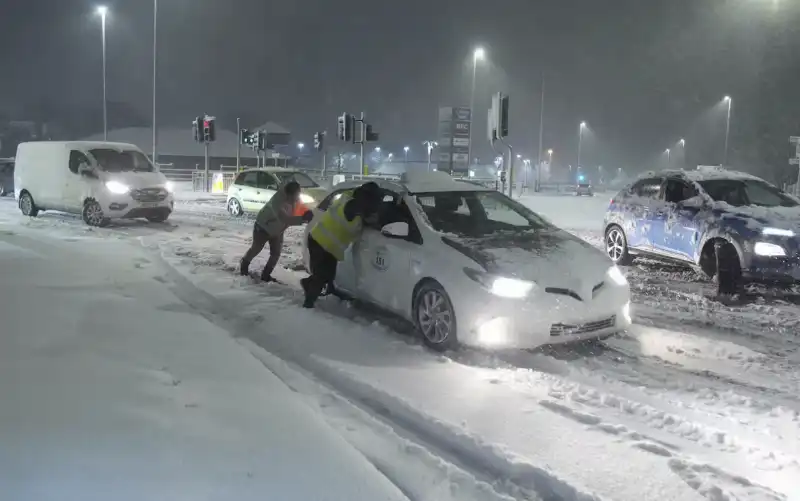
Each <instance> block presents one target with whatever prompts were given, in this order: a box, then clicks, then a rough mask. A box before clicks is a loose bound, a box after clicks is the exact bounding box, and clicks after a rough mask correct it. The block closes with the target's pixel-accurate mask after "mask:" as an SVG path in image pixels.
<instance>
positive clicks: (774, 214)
mask: <svg viewBox="0 0 800 501" xmlns="http://www.w3.org/2000/svg"><path fill="white" fill-rule="evenodd" d="M714 208H715V209H719V210H722V211H724V212H726V213H728V214H731V215H733V216H739V217H742V218H748V219H750V220H751V221H752V222H753V223H754V224H750V225H749V226H751V227H768V226H774V227H776V228H784V229H791V230H795V231H797V232H800V206H798V207H759V206H757V205H748V206H744V207H735V206H733V205H730V204H727V203H725V202H715V203H714Z"/></svg>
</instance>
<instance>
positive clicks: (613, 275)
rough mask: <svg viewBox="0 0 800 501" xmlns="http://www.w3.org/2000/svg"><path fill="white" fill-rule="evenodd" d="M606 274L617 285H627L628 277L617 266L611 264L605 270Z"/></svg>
mask: <svg viewBox="0 0 800 501" xmlns="http://www.w3.org/2000/svg"><path fill="white" fill-rule="evenodd" d="M606 276H607V277H608V278H609V280H611V281H612V282H614V283H615V284H617V285H628V279H627V278H625V275H624V274H623V273H622V270H620V269H619V267H617V266H612V267H611V268H609V269H608V271H607V272H606Z"/></svg>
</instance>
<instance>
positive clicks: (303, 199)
mask: <svg viewBox="0 0 800 501" xmlns="http://www.w3.org/2000/svg"><path fill="white" fill-rule="evenodd" d="M300 201H301V202H303V203H304V204H313V203H314V197H312V196H311V195H306V194H305V193H301V194H300Z"/></svg>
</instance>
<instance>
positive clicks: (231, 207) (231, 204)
mask: <svg viewBox="0 0 800 501" xmlns="http://www.w3.org/2000/svg"><path fill="white" fill-rule="evenodd" d="M228 214H230V215H231V216H234V217H239V216H242V215H243V214H244V209H243V208H242V203H241V202H239V200H237V199H235V198H231V199H230V200H228Z"/></svg>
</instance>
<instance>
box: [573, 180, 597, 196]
mask: <svg viewBox="0 0 800 501" xmlns="http://www.w3.org/2000/svg"><path fill="white" fill-rule="evenodd" d="M575 195H576V196H579V197H581V196H587V197H593V196H594V190H593V189H592V185H591V184H588V183H580V184H579V185H578V186H576V187H575Z"/></svg>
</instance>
